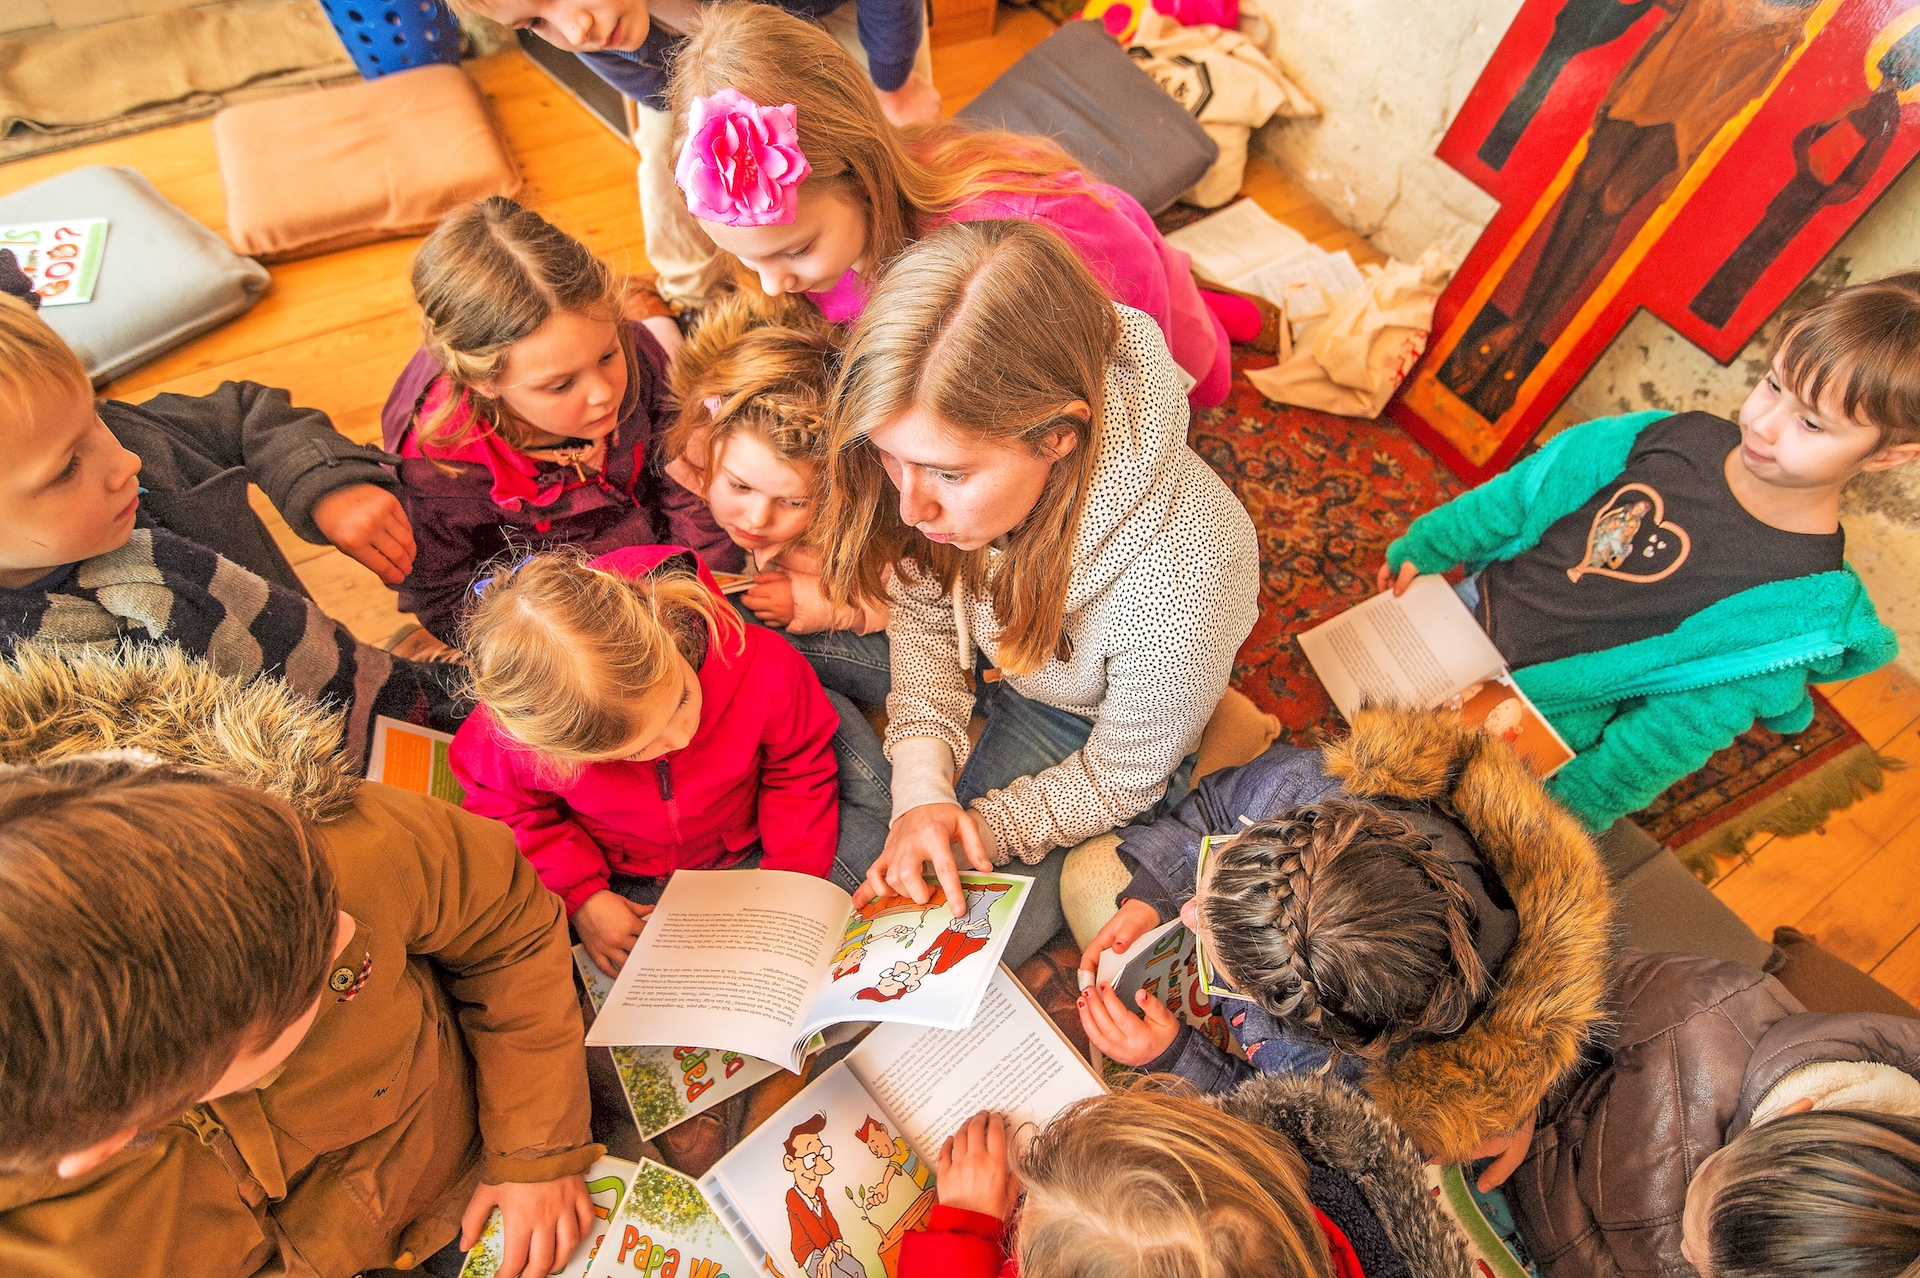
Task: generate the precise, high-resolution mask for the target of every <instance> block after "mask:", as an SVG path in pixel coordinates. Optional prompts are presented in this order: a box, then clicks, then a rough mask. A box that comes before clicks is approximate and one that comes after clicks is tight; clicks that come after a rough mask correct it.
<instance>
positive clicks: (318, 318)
mask: <svg viewBox="0 0 1920 1278" xmlns="http://www.w3.org/2000/svg"><path fill="white" fill-rule="evenodd" d="M1051 30H1052V25H1051V24H1050V23H1049V22H1047V20H1046V19H1045V18H1043V17H1041V16H1040V15H1039V14H1037V13H1035V12H1034V11H1033V10H1031V9H1015V8H1007V9H1005V10H1003V11H1002V14H1001V18H1000V21H999V24H998V27H997V29H996V30H995V33H994V35H993V37H992V38H990V39H986V40H977V41H973V42H970V43H965V44H954V45H947V46H943V47H938V48H936V49H935V50H934V51H933V60H934V78H935V82H936V83H937V84H938V85H939V86H940V88H941V91H942V98H943V102H944V106H945V109H946V111H947V112H948V113H949V114H951V113H952V112H954V111H957V110H959V109H960V108H961V107H962V106H964V105H966V103H967V102H969V101H971V100H972V99H973V98H974V96H975V95H977V94H978V93H979V92H980V91H981V90H982V89H984V88H985V87H986V86H987V85H988V84H989V83H991V82H992V81H993V79H994V77H996V76H998V75H999V74H1000V73H1001V72H1003V71H1004V70H1006V68H1008V67H1010V66H1012V65H1013V63H1014V62H1015V61H1017V60H1018V59H1019V58H1020V56H1021V55H1022V54H1023V53H1025V52H1026V51H1027V50H1028V49H1030V48H1032V47H1033V46H1034V45H1035V44H1037V43H1039V41H1040V40H1042V39H1044V38H1045V37H1046V35H1047V34H1048V33H1049V32H1050V31H1051ZM467 65H468V70H469V72H470V73H471V74H472V75H473V77H474V79H475V81H476V83H478V84H479V86H480V88H481V91H482V92H483V94H484V95H485V96H486V99H487V101H488V104H489V109H490V110H491V111H492V112H493V113H494V117H495V119H496V120H497V121H498V123H499V125H500V129H501V133H502V135H503V136H504V137H505V139H506V141H507V145H508V147H509V149H510V150H511V151H512V152H513V154H514V157H515V160H516V163H517V164H518V165H519V167H520V172H521V175H522V177H523V179H524V181H525V186H524V188H523V190H522V192H521V199H522V201H523V202H524V203H526V204H528V205H529V206H530V207H533V208H536V209H538V210H539V211H540V212H541V213H542V214H543V215H544V216H546V217H549V218H551V219H552V220H553V221H554V222H556V223H557V224H558V225H560V226H561V227H562V228H564V229H565V230H567V231H568V232H569V233H571V234H573V235H575V236H578V237H579V238H580V239H581V240H583V241H584V242H586V243H587V244H588V245H590V246H591V247H592V248H593V249H594V251H595V252H597V253H600V254H601V255H603V256H604V257H606V258H607V259H608V260H609V261H611V262H612V263H613V264H614V266H615V267H616V269H618V270H621V271H625V272H630V273H636V274H638V273H643V272H645V271H646V269H647V263H646V255H645V250H644V248H643V237H642V233H641V225H640V215H639V208H638V204H637V201H636V198H635V191H634V166H635V163H636V156H635V154H634V152H633V151H632V150H631V149H630V148H629V147H627V146H624V145H622V143H621V141H620V140H619V139H618V138H617V137H615V136H614V135H613V134H611V133H610V132H609V131H608V130H607V129H606V128H605V127H604V126H603V125H602V124H600V123H599V122H598V121H597V120H594V119H593V118H592V117H590V116H589V115H588V114H587V113H586V112H585V111H584V110H583V109H582V108H581V107H580V106H579V105H578V104H577V103H575V102H574V101H573V99H572V98H570V97H568V96H567V95H566V93H565V92H563V91H562V90H561V89H560V88H559V87H558V86H557V85H555V84H554V83H553V81H551V80H550V79H548V78H547V76H546V75H545V74H544V73H542V72H541V71H540V70H539V69H538V68H536V67H535V66H534V65H533V64H532V63H531V62H529V61H528V60H527V59H525V58H524V57H523V56H521V55H520V54H518V53H506V54H501V55H498V56H495V57H491V58H485V59H481V60H478V61H476V62H472V63H469V64H467ZM83 164H114V165H125V166H128V167H132V168H136V169H138V170H140V172H142V173H143V174H145V175H146V177H147V179H148V180H149V181H151V182H152V183H153V184H154V185H155V186H156V187H157V188H159V190H160V191H161V193H162V194H164V195H165V196H166V197H167V198H168V199H170V200H172V201H173V202H174V203H175V204H177V205H179V206H180V207H181V208H182V209H184V210H185V211H186V212H187V213H188V214H189V215H190V216H192V217H194V218H196V219H197V220H199V221H201V222H203V223H204V224H206V225H207V226H209V227H212V228H213V229H215V230H216V231H218V230H223V229H224V227H225V225H226V208H225V194H224V191H223V189H222V187H221V183H220V170H219V161H218V158H217V155H216V153H215V149H214V145H213V134H212V127H211V122H210V121H206V120H201V121H195V122H192V123H188V124H181V125H175V126H173V127H170V128H166V129H160V130H155V131H153V132H150V133H142V134H137V135H134V136H132V137H125V138H116V139H114V140H111V141H107V142H100V143H95V144H93V145H91V146H87V147H81V148H76V149H74V150H71V151H62V152H56V153H53V154H49V155H40V156H34V157H31V158H28V159H24V160H17V161H14V162H12V163H9V164H4V165H0V194H6V193H9V192H12V191H17V190H19V189H21V188H22V187H25V186H29V185H31V184H33V183H35V182H39V181H41V180H43V179H45V178H48V177H51V176H53V175H55V174H57V173H63V172H66V171H67V170H69V169H73V168H77V167H79V166H81V165H83ZM1245 189H1246V191H1247V193H1248V194H1249V195H1251V196H1252V197H1253V198H1255V199H1256V200H1258V201H1259V202H1260V204H1261V205H1262V207H1264V208H1266V209H1267V210H1268V211H1269V212H1271V213H1273V214H1274V215H1275V216H1276V217H1278V218H1280V219H1281V220H1282V221H1285V222H1287V223H1288V224H1289V225H1292V226H1293V227H1295V228H1296V229H1297V230H1299V231H1300V232H1301V233H1302V234H1303V235H1305V236H1306V237H1307V238H1308V239H1310V240H1312V241H1313V242H1315V243H1316V244H1319V245H1320V246H1322V247H1323V248H1326V249H1328V250H1329V251H1338V250H1340V249H1346V250H1348V251H1349V252H1351V253H1352V255H1353V258H1354V260H1355V261H1356V262H1358V263H1361V264H1366V263H1369V262H1378V261H1381V260H1382V258H1381V256H1380V254H1378V253H1377V252H1376V251H1375V250H1374V249H1373V248H1372V246H1371V245H1369V244H1367V243H1366V241H1365V240H1363V239H1361V238H1360V237H1359V236H1358V235H1356V234H1354V232H1352V231H1351V230H1349V229H1348V228H1347V227H1346V226H1344V225H1343V224H1342V223H1341V222H1340V221H1339V220H1338V219H1337V218H1335V217H1334V216H1333V214H1332V213H1331V212H1329V211H1328V210H1327V209H1326V208H1324V207H1323V206H1322V205H1320V204H1319V203H1318V202H1317V201H1316V200H1315V199H1314V197H1313V196H1312V195H1311V194H1309V193H1308V192H1307V191H1306V190H1305V189H1304V188H1303V187H1301V186H1300V184H1299V183H1297V182H1295V181H1293V180H1292V179H1291V178H1289V177H1288V176H1287V175H1286V174H1284V173H1283V172H1281V171H1280V170H1279V169H1278V168H1276V167H1275V166H1274V165H1273V164H1271V163H1270V162H1268V161H1267V160H1266V159H1265V158H1264V157H1260V156H1255V157H1254V159H1253V160H1252V162H1251V163H1250V164H1249V166H1248V171H1247V179H1246V186H1245ZM418 243H419V241H418V240H417V239H403V240H391V241H387V242H384V243H380V244H368V245H362V246H360V247H357V248H351V249H345V250H342V251H339V252H335V253H329V254H326V255H324V256H319V257H314V258H309V259H306V260H304V261H297V262H285V263H279V264H276V265H274V266H272V267H270V268H269V269H270V271H271V273H272V276H273V284H272V287H271V288H270V289H269V290H268V292H267V294H266V295H265V296H264V297H263V298H262V299H261V301H260V303H259V305H257V306H256V307H255V308H254V309H253V310H252V311H250V312H249V313H248V314H246V315H244V316H242V317H241V318H239V319H237V320H235V321H233V322H232V323H230V324H227V325H225V326H223V327H222V328H220V329H218V330H216V331H214V332H212V333H209V334H207V335H206V336H204V337H202V338H200V339H199V340H198V341H195V342H193V343H191V344H189V345H188V346H186V347H184V348H182V349H180V350H178V351H174V352H172V353H171V354H169V355H166V356H164V357H162V358H161V359H159V360H156V361H155V362H154V363H152V364H149V365H147V366H146V367H144V368H141V369H139V370H137V371H135V372H133V373H131V374H129V375H128V376H127V377H125V378H122V379H121V380H120V381H119V382H118V383H116V384H115V385H114V386H112V387H110V388H109V389H108V393H109V394H111V395H114V396H117V397H121V398H126V399H131V400H135V401H139V400H143V399H146V398H149V397H151V396H153V395H157V394H161V393H163V392H177V393H180V394H189V395H193V394H203V393H205V392H207V391H210V390H212V389H213V388H214V387H215V386H217V385H218V384H219V383H220V382H221V381H222V380H225V379H227V378H246V379H251V380H254V381H259V382H264V383H267V384H269V385H274V386H283V387H286V388H288V389H289V390H290V391H291V392H292V393H293V396H294V399H295V401H296V402H298V403H301V404H308V405H312V406H314V407H317V408H321V409H324V410H325V411H326V412H327V413H329V414H330V415H331V416H332V417H333V419H334V422H335V424H336V425H338V426H339V428H340V429H341V430H342V431H343V432H344V433H346V434H347V435H349V436H351V437H352V438H354V439H358V440H366V441H373V440H377V439H378V438H379V413H380V406H381V404H382V403H383V402H384V401H385V398H386V394H387V391H388V389H389V387H390V386H391V384H392V381H393V378H394V377H395V375H396V374H397V373H398V372H399V370H400V368H401V366H402V365H403V364H405V362H406V361H407V359H408V357H409V356H410V355H411V354H412V353H413V351H414V349H415V347H416V345H417V343H418V340H419V332H418V321H417V316H416V312H415V310H414V307H413V302H412V296H411V291H410V289H409V286H408V282H407V269H408V263H409V261H410V259H411V258H412V256H413V252H414V250H415V248H416V247H417V246H418ZM1386 429H1390V428H1386ZM253 496H254V504H255V507H256V509H258V510H259V511H260V513H261V515H262V517H263V518H265V519H266V520H267V522H268V526H269V527H270V528H271V529H272V530H273V533H274V536H275V538H276V540H278V542H279V543H280V545H281V546H282V547H283V549H285V550H286V552H287V555H288V558H289V560H290V561H292V562H293V563H294V565H295V567H296V569H297V570H298V571H299V573H300V575H301V578H302V579H303V580H304V581H305V582H306V583H307V585H308V587H309V589H310V590H311V591H312V592H313V594H314V597H315V599H317V600H318V601H319V602H320V604H321V606H322V607H324V608H326V609H327V610H328V611H329V612H331V613H332V614H334V615H335V616H337V617H339V618H340V619H341V620H343V621H344V622H346V623H347V625H349V626H350V627H351V628H352V629H353V631H354V633H355V634H358V635H360V636H361V637H362V638H364V639H368V640H372V641H376V642H377V641H379V640H381V639H384V638H386V637H387V636H388V635H390V634H392V633H393V632H394V630H395V629H396V628H397V627H398V626H400V625H401V624H402V623H403V622H404V621H405V620H406V618H404V617H402V616H401V614H400V613H399V612H398V611H397V609H396V608H395V606H394V600H395V596H394V593H393V592H392V591H391V590H389V589H387V587H385V586H384V585H382V584H381V583H380V581H379V580H378V579H377V578H376V577H375V576H374V575H373V574H372V573H370V572H368V571H367V570H366V569H364V568H362V567H360V565H358V564H357V563H354V562H353V561H352V560H350V559H348V558H347V557H346V556H344V555H342V554H340V553H339V552H338V551H336V550H334V549H332V548H331V547H327V546H314V545H310V544H308V543H305V542H302V541H300V540H299V539H298V538H296V537H295V536H294V535H293V533H292V532H291V530H289V529H288V528H287V526H286V524H285V522H284V521H283V520H281V519H280V518H279V516H278V515H277V514H276V513H274V512H273V510H272V508H271V507H270V506H269V505H268V504H267V502H266V500H265V498H264V497H263V496H262V495H261V494H260V493H259V492H258V491H257V490H256V491H255V492H254V494H253ZM1827 691H1828V693H1829V696H1830V697H1831V699H1832V701H1833V704H1834V705H1835V707H1836V708H1837V709H1838V710H1839V711H1840V712H1841V713H1842V714H1843V715H1845V716H1846V717H1847V719H1848V721H1849V722H1851V723H1852V724H1853V725H1854V726H1855V727H1856V728H1857V729H1858V730H1859V731H1860V732H1861V734H1862V735H1863V736H1864V737H1865V738H1866V739H1867V741H1868V742H1869V743H1870V744H1872V745H1873V746H1874V747H1875V748H1876V749H1879V750H1881V751H1883V752H1884V753H1887V754H1889V755H1891V756H1894V757H1897V758H1900V759H1904V760H1906V761H1908V762H1910V763H1913V764H1915V765H1916V766H1915V767H1913V768H1911V769H1908V770H1906V771H1896V772H1891V773H1889V774H1888V779H1887V785H1886V788H1885V789H1884V790H1883V791H1882V792H1881V793H1879V794H1877V795H1873V796H1870V797H1868V798H1867V799H1864V800H1862V801H1861V802H1860V803H1858V804H1855V805H1854V806H1853V807H1852V808H1849V809H1847V810H1846V811H1845V812H1842V813H1839V814H1837V815H1836V816H1835V817H1834V818H1833V819H1832V820H1831V821H1829V822H1828V824H1827V826H1826V827H1825V829H1824V830H1822V831H1820V832H1816V833H1814V834H1809V835H1803V836H1801V837H1799V838H1794V839H1780V838H1761V839H1756V840H1754V842H1753V844H1752V846H1751V848H1750V849H1749V851H1750V852H1751V854H1752V855H1751V857H1750V858H1749V859H1748V860H1747V861H1746V862H1744V863H1742V864H1739V865H1737V866H1734V867H1733V868H1731V869H1730V871H1729V872H1728V873H1726V874H1724V875H1723V876H1722V877H1721V879H1720V880H1719V881H1718V882H1717V883H1716V885H1715V887H1716V890H1717V891H1718V892H1720V893H1721V895H1722V897H1723V899H1725V900H1726V901H1727V902H1728V904H1730V905H1731V906H1732V907H1733V908H1734V909H1735V910H1736V911H1737V912H1738V913H1739V914H1740V915H1741V917H1742V918H1744V919H1746V920H1747V921H1748V922H1749V923H1750V924H1751V925H1753V927H1754V928H1755V929H1756V930H1758V931H1760V932H1761V933H1762V934H1763V935H1767V934H1770V933H1771V931H1772V929H1773V928H1774V927H1776V926H1779V925H1781V924H1793V925H1795V926H1799V927H1802V928H1803V929H1806V930H1810V931H1812V932H1813V933H1814V934H1815V936H1816V938H1817V939H1819V940H1820V941H1821V943H1822V944H1824V945H1827V946H1828V947H1829V948H1831V949H1833V950H1834V951H1835V952H1837V953H1840V954H1842V955H1844V956H1845V957H1846V958H1848V959H1849V960H1850V961H1852V962H1854V963H1856V964H1858V965H1860V966H1861V967H1863V968H1867V969H1870V970H1872V971H1874V973H1875V975H1876V976H1878V977H1879V978H1880V979H1881V980H1883V981H1885V982H1887V983H1888V984H1889V985H1891V986H1892V987H1893V988H1894V989H1895V990H1897V991H1898V992H1900V993H1901V994H1903V995H1904V996H1905V997H1907V998H1908V999H1910V1000H1915V1001H1920V681H1916V680H1915V679H1914V678H1913V677H1912V676H1910V675H1908V674H1906V673H1904V672H1903V671H1900V670H1898V669H1897V668H1893V667H1889V668H1888V669H1887V670H1886V671H1882V672H1879V673H1877V674H1874V675H1869V676H1865V677H1863V678H1860V679H1855V680H1852V681H1850V682H1848V683H1846V684H1843V685H1836V686H1833V687H1831V688H1829V689H1828V690H1827Z"/></svg>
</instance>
